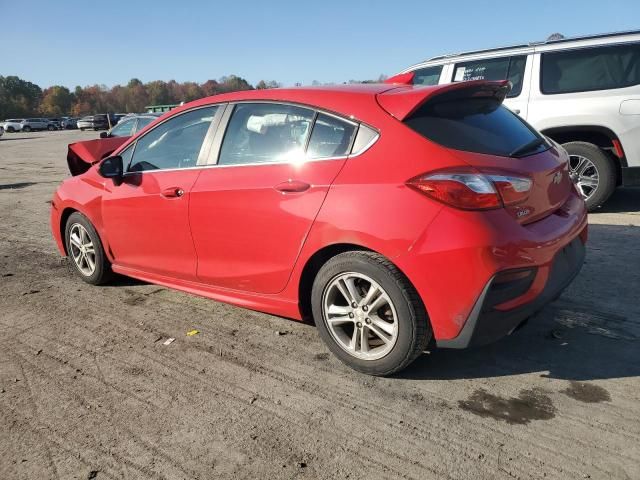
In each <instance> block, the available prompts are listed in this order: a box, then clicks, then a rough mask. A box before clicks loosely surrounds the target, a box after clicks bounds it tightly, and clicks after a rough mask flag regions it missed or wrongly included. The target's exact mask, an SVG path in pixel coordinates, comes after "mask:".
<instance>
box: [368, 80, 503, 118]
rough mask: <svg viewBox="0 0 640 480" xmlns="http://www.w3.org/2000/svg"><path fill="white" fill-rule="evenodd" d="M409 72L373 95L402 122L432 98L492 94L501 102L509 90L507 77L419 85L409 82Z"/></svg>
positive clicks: (487, 95) (458, 97)
mask: <svg viewBox="0 0 640 480" xmlns="http://www.w3.org/2000/svg"><path fill="white" fill-rule="evenodd" d="M412 80H413V74H412V73H410V74H400V75H396V76H395V77H391V78H389V79H388V80H386V82H385V83H390V84H393V85H397V88H391V89H389V90H386V91H384V92H382V93H379V94H378V95H377V97H376V98H377V100H378V104H379V105H380V106H381V107H382V108H383V109H384V110H386V111H387V112H388V113H389V114H390V115H391V116H393V117H395V118H397V119H398V120H400V121H402V120H404V119H406V118H407V117H409V116H410V115H411V114H412V113H413V112H415V111H416V110H417V109H418V108H420V107H421V106H422V105H424V104H425V103H427V102H429V101H432V100H434V99H438V100H445V99H446V100H453V99H456V100H457V99H461V98H483V97H484V98H486V97H494V98H496V99H497V100H499V101H500V102H502V101H503V100H504V99H505V97H506V96H507V93H509V91H510V90H511V82H509V81H508V80H498V81H485V80H473V81H470V82H457V83H448V84H446V85H434V86H429V87H422V86H418V85H410V82H411V81H412Z"/></svg>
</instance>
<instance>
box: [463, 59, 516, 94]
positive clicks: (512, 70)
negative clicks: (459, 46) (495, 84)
mask: <svg viewBox="0 0 640 480" xmlns="http://www.w3.org/2000/svg"><path fill="white" fill-rule="evenodd" d="M526 63H527V56H526V55H522V56H518V57H502V58H492V59H486V60H475V61H471V62H462V63H456V65H455V67H454V74H453V81H454V82H466V81H470V80H505V79H507V80H509V81H511V83H512V84H513V87H512V89H511V91H510V92H509V95H507V97H509V98H512V97H517V96H518V95H520V92H521V91H522V83H523V81H524V67H525V65H526Z"/></svg>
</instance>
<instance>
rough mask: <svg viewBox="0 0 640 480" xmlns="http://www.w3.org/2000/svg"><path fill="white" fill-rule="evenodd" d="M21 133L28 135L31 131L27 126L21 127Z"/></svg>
mask: <svg viewBox="0 0 640 480" xmlns="http://www.w3.org/2000/svg"><path fill="white" fill-rule="evenodd" d="M22 131H23V132H27V133H28V132H30V131H31V127H30V126H29V125H27V126H26V127H22Z"/></svg>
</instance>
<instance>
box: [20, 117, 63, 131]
mask: <svg viewBox="0 0 640 480" xmlns="http://www.w3.org/2000/svg"><path fill="white" fill-rule="evenodd" d="M21 124H22V131H23V132H31V131H37V130H55V129H56V126H55V124H54V123H53V122H50V121H49V119H47V118H25V119H24V120H22V122H21Z"/></svg>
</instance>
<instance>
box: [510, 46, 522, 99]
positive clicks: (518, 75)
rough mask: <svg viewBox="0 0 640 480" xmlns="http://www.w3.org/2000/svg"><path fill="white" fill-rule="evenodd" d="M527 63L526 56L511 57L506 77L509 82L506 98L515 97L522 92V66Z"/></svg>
mask: <svg viewBox="0 0 640 480" xmlns="http://www.w3.org/2000/svg"><path fill="white" fill-rule="evenodd" d="M526 65H527V56H526V55H523V56H521V57H511V61H510V63H509V73H508V75H507V79H508V80H509V81H510V82H511V85H512V87H511V91H510V92H509V94H508V95H507V97H508V98H512V97H517V96H518V95H520V92H522V84H523V82H524V67H525V66H526Z"/></svg>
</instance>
